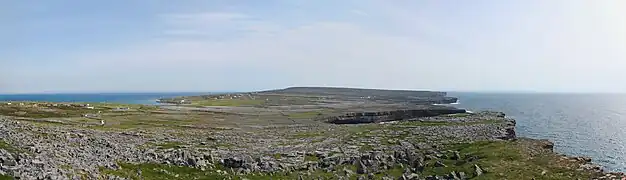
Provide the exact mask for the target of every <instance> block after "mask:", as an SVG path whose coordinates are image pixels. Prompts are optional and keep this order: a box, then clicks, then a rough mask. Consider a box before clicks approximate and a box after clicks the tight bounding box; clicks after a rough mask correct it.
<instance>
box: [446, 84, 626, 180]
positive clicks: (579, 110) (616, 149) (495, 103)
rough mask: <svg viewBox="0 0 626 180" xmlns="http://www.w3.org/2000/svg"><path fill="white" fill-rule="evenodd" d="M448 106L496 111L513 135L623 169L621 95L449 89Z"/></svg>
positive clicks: (625, 102) (624, 99)
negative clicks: (512, 123)
mask: <svg viewBox="0 0 626 180" xmlns="http://www.w3.org/2000/svg"><path fill="white" fill-rule="evenodd" d="M449 95H450V96H455V97H459V98H460V103H459V104H458V105H454V106H457V107H461V108H466V109H468V110H471V111H480V110H496V111H502V112H505V113H506V115H507V116H510V117H512V118H514V119H516V120H517V127H516V129H517V131H516V132H517V134H518V136H523V137H530V138H541V139H549V140H551V141H552V142H554V143H555V150H556V151H557V152H560V153H564V154H568V155H576V156H589V157H592V158H593V160H594V161H595V163H598V164H600V165H603V166H605V167H606V169H607V170H612V171H621V172H624V171H626V95H624V94H492V93H449Z"/></svg>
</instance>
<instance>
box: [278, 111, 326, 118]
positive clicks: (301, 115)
mask: <svg viewBox="0 0 626 180" xmlns="http://www.w3.org/2000/svg"><path fill="white" fill-rule="evenodd" d="M321 115H323V112H321V111H307V112H297V113H290V114H288V115H287V116H288V117H289V118H292V119H311V118H315V117H317V116H321Z"/></svg>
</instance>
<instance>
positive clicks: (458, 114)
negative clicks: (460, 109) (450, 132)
mask: <svg viewBox="0 0 626 180" xmlns="http://www.w3.org/2000/svg"><path fill="white" fill-rule="evenodd" d="M471 115H472V114H470V113H456V114H448V115H443V116H447V117H467V116H471Z"/></svg>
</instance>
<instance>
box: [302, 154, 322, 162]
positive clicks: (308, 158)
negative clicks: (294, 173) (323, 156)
mask: <svg viewBox="0 0 626 180" xmlns="http://www.w3.org/2000/svg"><path fill="white" fill-rule="evenodd" d="M304 161H319V158H318V157H317V156H311V155H306V156H304Z"/></svg>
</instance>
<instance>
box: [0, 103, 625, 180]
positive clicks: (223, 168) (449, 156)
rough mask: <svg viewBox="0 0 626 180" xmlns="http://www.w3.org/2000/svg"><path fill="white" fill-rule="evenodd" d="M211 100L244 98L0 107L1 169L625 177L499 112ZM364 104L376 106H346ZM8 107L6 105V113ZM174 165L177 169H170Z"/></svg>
mask: <svg viewBox="0 0 626 180" xmlns="http://www.w3.org/2000/svg"><path fill="white" fill-rule="evenodd" d="M234 96H239V95H234ZM271 96H272V97H273V96H276V95H275V94H271ZM268 97H269V96H268ZM277 97H278V99H284V98H287V97H288V98H294V97H295V98H296V99H293V100H301V98H302V97H299V96H285V95H280V96H277ZM257 99H258V98H257ZM265 99H268V98H265ZM310 100H314V101H316V102H318V101H324V102H325V101H328V99H323V98H314V99H310ZM209 101H210V102H201V103H203V104H210V105H213V104H216V103H219V104H220V105H224V104H225V103H226V102H227V103H230V104H226V105H232V106H222V107H224V108H221V109H220V110H219V111H215V109H211V108H195V109H185V108H182V109H162V108H159V106H151V105H150V106H149V105H126V107H128V109H123V110H121V111H120V109H119V107H117V106H115V107H113V106H104V105H102V104H94V105H92V106H93V107H94V108H93V109H89V108H86V107H82V106H75V108H69V109H68V108H62V109H58V111H59V112H58V113H57V112H54V111H50V110H55V109H57V108H55V107H49V106H46V104H45V103H41V102H40V104H39V105H37V106H33V104H25V105H24V106H23V107H22V106H19V107H18V106H12V108H21V109H20V111H16V112H14V113H13V114H11V115H12V117H9V116H1V117H0V119H2V120H0V130H2V131H1V132H2V133H0V138H2V139H3V143H4V145H3V146H1V147H0V149H4V150H0V159H3V161H4V162H11V163H9V164H10V165H9V166H5V167H0V170H1V171H0V174H2V173H1V172H4V173H5V174H7V175H11V176H16V177H21V178H23V179H29V178H35V177H40V176H41V177H49V178H57V179H64V178H63V177H73V176H84V177H87V178H88V179H90V178H96V179H97V178H106V179H111V178H113V179H119V178H127V179H128V178H130V179H134V178H136V177H138V176H142V177H146V178H147V179H149V178H150V177H152V178H168V179H181V178H182V179H185V178H193V177H212V178H215V177H218V179H220V178H229V177H231V178H232V177H247V178H248V179H262V178H268V177H271V178H273V179H293V178H296V179H297V178H299V177H305V178H306V177H311V178H315V177H322V178H326V179H337V178H340V177H342V178H348V177H351V178H356V177H358V178H362V177H363V178H369V177H370V176H371V177H376V178H383V177H386V178H394V179H396V178H406V179H423V178H435V177H439V178H452V177H457V178H459V179H462V178H461V177H465V178H476V177H479V176H480V177H482V179H502V178H508V179H515V178H518V179H519V178H522V179H526V178H530V177H535V178H539V179H563V178H583V179H585V178H589V179H617V178H621V177H622V176H623V173H611V172H604V171H603V170H602V168H600V166H598V165H596V164H594V163H593V162H592V161H591V159H590V158H585V157H571V156H566V155H561V154H558V153H556V152H554V144H553V143H551V142H549V141H547V140H539V139H529V138H523V137H517V135H516V132H515V127H516V122H515V120H513V119H510V118H508V117H507V116H506V115H505V114H504V113H499V112H476V113H463V112H451V113H441V114H435V115H433V116H430V115H428V116H425V115H424V114H423V113H406V111H399V112H401V114H402V115H401V116H398V115H395V113H397V112H398V111H397V110H398V108H400V107H402V106H404V105H401V104H399V105H398V106H390V105H389V104H385V105H382V104H371V106H372V107H370V108H364V107H362V104H355V106H358V108H357V109H349V110H341V111H337V112H335V111H329V110H327V109H315V108H314V107H316V106H314V105H290V106H288V107H284V106H276V105H273V104H270V105H272V106H261V105H259V104H256V103H258V102H257V101H255V99H250V100H245V101H243V100H232V99H228V100H213V99H209ZM213 101H216V102H213ZM349 101H352V100H349ZM392 101H393V100H392ZM266 102H267V100H266ZM288 102H290V103H293V102H298V101H291V100H290V101H288ZM195 103H197V101H196V102H195ZM269 103H275V102H274V101H271V100H270V101H269ZM281 103H283V102H281ZM283 104H284V103H283ZM344 104H350V103H344ZM195 106H196V105H195V104H191V105H181V107H195ZM327 106H328V105H325V106H324V107H327ZM68 107H69V106H68ZM72 107H74V106H72ZM293 107H299V108H300V109H294V108H293ZM331 107H335V108H339V107H337V106H336V105H333V106H331ZM341 107H343V106H341ZM409 107H410V108H407V109H409V110H410V109H415V108H418V109H419V108H426V110H428V106H421V105H417V106H416V105H411V106H409ZM381 108H383V109H388V110H390V111H377V112H376V113H373V114H372V116H371V117H370V116H369V115H367V113H368V112H370V111H369V110H372V109H381ZM61 110H63V111H61ZM354 110H358V111H356V112H362V113H364V114H362V115H350V113H348V114H346V112H355V111H354ZM17 112H26V113H17ZM44 112H46V113H47V114H42V116H41V117H40V116H39V113H44ZM92 112H98V114H99V115H98V116H99V118H101V119H104V120H106V125H99V122H98V121H96V120H89V119H85V118H82V117H81V116H82V115H83V114H84V113H92ZM99 112H103V113H102V114H100V113H99ZM419 112H422V111H421V110H420V111H419ZM6 113H8V112H6V111H2V114H3V115H6ZM15 113H17V114H15ZM357 114H358V113H357ZM17 116H26V117H21V118H18V117H17ZM319 116H322V117H341V119H343V120H346V119H347V120H350V119H362V118H365V119H373V120H374V121H372V122H366V123H362V124H335V123H332V121H325V120H320V118H318V117H319ZM164 117H165V118H164ZM241 117H243V118H241ZM388 117H401V118H400V119H401V120H399V121H394V123H378V122H379V121H380V122H384V121H386V120H385V119H386V118H388ZM377 118H379V119H378V120H376V119H377ZM207 119H208V120H209V121H207ZM222 119H224V120H225V119H229V121H224V120H222ZM322 119H324V118H322ZM326 119H328V118H326ZM331 119H332V118H331ZM174 122H175V123H174ZM65 152H71V153H65ZM102 152H105V153H102ZM11 157H13V158H11ZM16 157H19V158H16ZM381 164H384V165H381ZM70 167H71V168H70ZM134 169H140V170H141V171H143V174H139V175H138V174H137V172H136V171H135V170H134ZM155 169H157V170H158V172H155V171H154V170H155ZM129 170H133V171H132V172H131V171H129ZM511 170H515V171H511ZM165 171H167V172H168V173H165V174H163V173H159V172H165ZM182 172H186V173H187V174H188V176H187V175H186V174H184V173H182ZM479 172H480V173H479ZM81 173H83V174H82V175H81ZM181 173H182V174H181ZM331 177H332V178H331Z"/></svg>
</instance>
